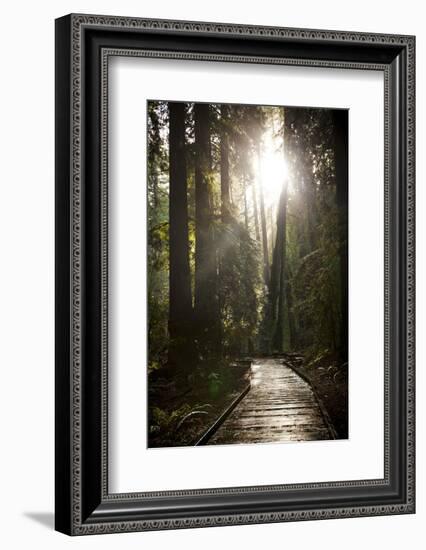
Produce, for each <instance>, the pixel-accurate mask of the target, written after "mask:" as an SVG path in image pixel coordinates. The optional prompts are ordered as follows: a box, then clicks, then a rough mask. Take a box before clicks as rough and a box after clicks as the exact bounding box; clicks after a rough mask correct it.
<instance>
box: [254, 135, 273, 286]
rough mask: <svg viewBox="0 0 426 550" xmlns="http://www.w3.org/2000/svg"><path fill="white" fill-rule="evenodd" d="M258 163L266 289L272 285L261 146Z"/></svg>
mask: <svg viewBox="0 0 426 550" xmlns="http://www.w3.org/2000/svg"><path fill="white" fill-rule="evenodd" d="M257 156H258V163H259V170H258V173H259V195H260V224H261V228H262V249H263V279H264V283H265V286H266V287H269V284H270V282H271V281H270V278H271V275H270V269H269V251H268V232H267V228H266V215H265V199H264V196H263V187H262V185H263V182H262V181H261V179H260V178H261V176H260V174H261V172H262V171H261V167H260V163H261V162H262V155H261V150H260V145H259V146H258V150H257Z"/></svg>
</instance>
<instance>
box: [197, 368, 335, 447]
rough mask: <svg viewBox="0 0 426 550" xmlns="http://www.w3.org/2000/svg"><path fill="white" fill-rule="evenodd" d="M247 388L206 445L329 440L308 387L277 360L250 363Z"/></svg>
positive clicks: (325, 427)
mask: <svg viewBox="0 0 426 550" xmlns="http://www.w3.org/2000/svg"><path fill="white" fill-rule="evenodd" d="M251 369H252V378H251V389H250V391H249V392H248V393H247V395H246V396H245V397H244V398H243V399H242V401H241V402H240V403H239V404H238V405H237V406H236V408H235V409H234V410H233V411H232V412H231V414H230V415H229V416H228V418H227V419H226V420H225V421H224V423H223V424H222V425H221V426H220V428H219V429H218V430H217V432H216V433H215V434H214V435H213V436H212V438H211V439H210V440H209V442H208V445H215V444H216V445H225V444H229V443H267V442H279V441H316V440H324V439H333V436H332V434H331V432H330V430H329V428H328V426H327V424H326V422H325V420H324V417H323V415H322V413H321V409H320V407H319V404H318V402H317V400H316V398H315V395H314V393H313V392H312V389H311V388H310V386H309V385H308V384H307V382H305V381H304V380H303V379H302V378H301V377H300V376H299V375H298V374H296V373H295V372H294V371H293V370H292V369H291V368H290V367H288V366H286V365H283V364H282V363H281V361H280V360H278V359H259V360H257V361H255V362H254V363H253V364H252V367H251Z"/></svg>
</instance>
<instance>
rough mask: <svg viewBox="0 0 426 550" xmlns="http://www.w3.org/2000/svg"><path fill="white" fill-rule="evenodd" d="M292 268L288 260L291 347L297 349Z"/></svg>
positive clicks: (287, 294) (287, 285) (287, 287)
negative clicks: (291, 281)
mask: <svg viewBox="0 0 426 550" xmlns="http://www.w3.org/2000/svg"><path fill="white" fill-rule="evenodd" d="M290 278H291V275H290V268H289V266H288V262H287V281H286V285H285V288H286V300H287V305H288V328H289V332H290V347H291V348H292V349H293V350H295V349H297V347H298V340H297V329H296V318H295V315H294V311H293V289H292V288H291V284H290Z"/></svg>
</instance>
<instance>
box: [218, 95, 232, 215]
mask: <svg viewBox="0 0 426 550" xmlns="http://www.w3.org/2000/svg"><path fill="white" fill-rule="evenodd" d="M220 112H221V119H222V126H221V132H220V198H221V219H222V223H227V222H229V220H230V213H231V195H230V181H229V137H228V129H227V126H226V125H227V123H228V119H229V107H228V105H221V108H220Z"/></svg>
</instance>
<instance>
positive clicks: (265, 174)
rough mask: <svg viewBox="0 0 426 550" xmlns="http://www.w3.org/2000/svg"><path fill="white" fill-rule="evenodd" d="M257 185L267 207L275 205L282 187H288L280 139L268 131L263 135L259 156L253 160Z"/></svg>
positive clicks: (285, 163) (286, 167) (285, 164)
mask: <svg viewBox="0 0 426 550" xmlns="http://www.w3.org/2000/svg"><path fill="white" fill-rule="evenodd" d="M253 164H254V170H255V173H256V174H257V179H258V185H259V187H261V189H262V192H263V198H264V201H265V204H266V205H267V206H270V205H273V204H276V203H277V202H278V200H279V197H280V194H281V191H282V189H283V186H284V185H288V177H289V174H288V166H287V162H286V159H285V156H284V153H283V147H282V139H280V138H277V137H275V136H274V135H273V132H272V131H270V132H268V133H267V134H266V135H265V138H264V141H263V146H262V148H261V154H260V155H259V156H258V157H257V158H254V159H253Z"/></svg>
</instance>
